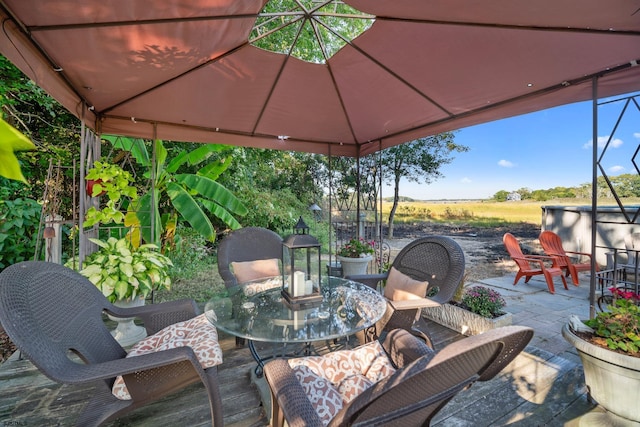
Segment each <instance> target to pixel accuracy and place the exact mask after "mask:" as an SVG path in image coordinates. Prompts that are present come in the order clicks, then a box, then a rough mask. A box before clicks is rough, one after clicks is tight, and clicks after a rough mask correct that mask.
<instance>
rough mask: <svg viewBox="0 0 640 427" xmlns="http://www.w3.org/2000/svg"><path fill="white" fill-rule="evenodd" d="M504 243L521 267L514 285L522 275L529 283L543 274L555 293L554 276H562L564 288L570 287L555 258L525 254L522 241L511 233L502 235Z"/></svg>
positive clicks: (550, 289)
mask: <svg viewBox="0 0 640 427" xmlns="http://www.w3.org/2000/svg"><path fill="white" fill-rule="evenodd" d="M502 243H504V247H505V249H506V250H507V252H508V253H509V256H510V257H511V259H512V260H513V261H514V262H515V263H516V265H517V266H518V269H519V270H518V273H517V274H516V278H515V280H514V281H513V284H514V286H515V285H516V284H517V283H518V281H519V280H520V279H521V278H522V277H524V278H525V279H524V282H525V283H527V282H529V279H531V278H532V277H533V276H538V275H540V274H542V275H544V278H545V280H546V281H547V287H548V288H549V292H551V293H552V294H553V293H555V287H554V285H553V276H560V278H561V279H562V284H563V285H564V288H565V289H568V288H567V281H566V279H565V278H564V275H563V271H562V269H561V268H560V267H558V266H556V265H555V263H554V260H553V258H551V257H548V256H542V255H525V254H523V253H522V249H521V248H520V243H519V242H518V240H517V239H516V238H515V236H514V235H513V234H511V233H505V234H504V236H502ZM545 262H547V264H551V266H548V265H545Z"/></svg>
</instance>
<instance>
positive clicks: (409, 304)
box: [389, 298, 442, 310]
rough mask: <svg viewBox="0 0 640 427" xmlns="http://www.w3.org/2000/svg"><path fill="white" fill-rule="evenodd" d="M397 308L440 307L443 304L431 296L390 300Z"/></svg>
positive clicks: (392, 305)
mask: <svg viewBox="0 0 640 427" xmlns="http://www.w3.org/2000/svg"><path fill="white" fill-rule="evenodd" d="M389 304H391V307H393V308H394V309H395V310H414V309H416V308H427V307H440V306H441V305H442V304H440V303H439V302H436V301H434V300H432V299H430V298H415V299H414V298H412V299H406V300H401V301H389Z"/></svg>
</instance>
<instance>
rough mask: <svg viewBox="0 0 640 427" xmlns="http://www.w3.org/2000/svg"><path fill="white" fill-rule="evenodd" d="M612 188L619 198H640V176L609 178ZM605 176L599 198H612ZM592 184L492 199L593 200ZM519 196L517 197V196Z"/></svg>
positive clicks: (525, 190)
mask: <svg viewBox="0 0 640 427" xmlns="http://www.w3.org/2000/svg"><path fill="white" fill-rule="evenodd" d="M609 182H610V183H611V187H613V188H614V189H615V191H616V193H617V194H618V196H619V197H622V198H627V197H640V175H638V174H630V173H627V174H621V175H617V176H612V177H609ZM611 187H609V184H608V183H607V181H606V179H605V177H604V176H599V177H598V198H612V197H613V192H612V191H611ZM591 190H592V186H591V183H590V182H589V183H584V184H580V185H578V186H577V187H553V188H548V189H546V190H531V189H529V188H520V189H518V190H514V191H507V190H500V191H498V192H496V193H495V194H494V195H493V197H492V199H493V200H495V201H497V202H506V201H507V200H514V198H515V199H517V198H518V197H519V199H520V200H535V201H538V202H544V201H547V200H551V199H589V198H591ZM516 194H517V196H515V195H516Z"/></svg>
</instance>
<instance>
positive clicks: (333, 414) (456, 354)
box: [264, 326, 533, 427]
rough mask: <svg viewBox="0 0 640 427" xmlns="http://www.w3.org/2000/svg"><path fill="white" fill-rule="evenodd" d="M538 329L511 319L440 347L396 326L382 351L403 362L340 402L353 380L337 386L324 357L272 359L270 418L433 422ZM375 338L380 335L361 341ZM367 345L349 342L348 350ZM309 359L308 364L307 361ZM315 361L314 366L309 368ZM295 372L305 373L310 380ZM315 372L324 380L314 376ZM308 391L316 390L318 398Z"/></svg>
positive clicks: (307, 422)
mask: <svg viewBox="0 0 640 427" xmlns="http://www.w3.org/2000/svg"><path fill="white" fill-rule="evenodd" d="M532 337H533V330H532V329H531V328H527V327H523V326H506V327H503V328H498V329H494V330H492V331H489V332H486V333H483V334H480V335H475V336H472V337H469V338H465V339H463V340H460V341H457V342H454V343H453V344H450V345H448V346H447V347H445V348H444V349H442V350H441V351H439V352H434V351H433V350H431V349H430V348H429V347H428V346H427V345H426V344H424V343H423V342H422V341H421V340H420V339H419V338H417V337H415V336H413V335H411V334H410V333H409V332H407V331H405V330H401V329H397V330H394V331H390V332H389V333H388V334H387V335H386V338H385V340H384V343H383V349H384V352H383V355H382V356H381V357H382V358H385V357H386V358H388V359H389V362H391V364H392V365H393V366H394V367H395V368H396V369H397V370H395V372H392V373H390V374H389V375H388V376H385V377H383V378H382V379H380V380H379V381H377V382H374V383H373V384H371V385H370V386H369V387H368V388H365V389H364V391H361V392H360V393H359V394H357V395H356V396H355V397H354V398H353V400H351V401H349V402H348V403H343V406H342V407H341V408H340V406H339V405H340V403H338V407H335V408H333V407H328V406H327V405H326V403H327V401H329V400H330V398H331V396H333V395H334V394H335V393H340V394H342V393H344V392H347V393H348V392H350V391H351V390H353V388H349V387H346V388H344V389H343V390H344V391H337V390H339V389H338V385H337V384H335V383H331V380H332V379H331V375H332V372H335V371H336V370H335V369H334V370H331V369H329V370H326V371H323V370H322V369H318V367H319V366H323V365H322V364H319V363H318V362H317V361H318V357H315V360H313V361H312V360H311V358H308V357H307V358H302V359H301V360H300V359H299V360H298V361H296V359H291V360H283V359H278V360H274V361H271V362H269V363H267V365H266V366H265V371H264V372H265V377H266V379H267V382H268V383H269V387H270V388H271V395H272V411H273V412H272V424H271V425H272V426H274V427H280V426H282V425H283V422H284V420H286V421H287V423H288V425H289V426H290V427H297V426H309V427H315V426H322V425H323V422H327V421H328V425H329V426H331V427H334V426H374V425H402V426H426V425H429V423H430V421H431V420H432V419H433V417H434V416H435V415H436V413H437V412H438V411H439V410H440V409H442V407H444V406H445V404H446V403H447V402H448V401H449V400H450V399H451V398H453V397H454V396H455V395H456V394H457V393H459V392H460V391H462V390H464V389H465V388H467V387H469V386H470V385H472V384H473V383H474V382H476V381H487V380H490V379H491V378H493V377H494V376H495V375H497V374H498V373H499V372H500V371H501V370H502V369H503V368H504V367H505V366H506V365H507V364H509V363H510V362H511V361H512V360H513V359H514V358H515V357H516V356H517V355H518V354H519V353H520V352H521V351H522V350H523V349H524V348H525V346H526V345H527V344H528V343H529V341H530V340H531V338H532ZM374 344H377V342H373V343H369V344H365V345H364V346H362V347H365V346H371V345H374ZM362 347H359V348H356V349H354V350H344V352H345V353H347V354H345V357H349V356H350V355H349V354H348V352H355V351H358V350H359V349H361V348H362ZM331 355H332V354H330V355H328V356H331ZM328 356H325V357H328ZM333 357H335V356H333ZM307 361H308V362H309V365H307V364H305V362H307ZM377 362H378V363H380V362H379V361H378V360H377ZM310 366H313V367H314V368H312V369H309V367H310ZM342 366H344V364H343V365H341V367H342ZM370 369H373V368H370ZM297 375H302V378H303V379H304V386H303V385H302V384H301V382H299V380H298V377H297ZM316 377H317V378H320V381H318V382H314V378H316ZM328 383H331V385H327V384H328ZM308 395H309V396H313V397H314V399H313V402H314V403H312V400H310V399H309V397H308ZM332 402H333V401H332ZM320 408H322V409H320ZM323 418H324V419H323ZM327 418H329V419H328V420H327Z"/></svg>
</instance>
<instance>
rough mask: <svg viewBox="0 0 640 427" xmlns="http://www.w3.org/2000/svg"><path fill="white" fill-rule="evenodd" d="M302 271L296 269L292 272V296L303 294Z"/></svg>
mask: <svg viewBox="0 0 640 427" xmlns="http://www.w3.org/2000/svg"><path fill="white" fill-rule="evenodd" d="M304 277H305V276H304V272H303V271H296V272H295V273H293V296H294V297H299V296H302V295H304V286H305V285H304Z"/></svg>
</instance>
